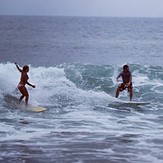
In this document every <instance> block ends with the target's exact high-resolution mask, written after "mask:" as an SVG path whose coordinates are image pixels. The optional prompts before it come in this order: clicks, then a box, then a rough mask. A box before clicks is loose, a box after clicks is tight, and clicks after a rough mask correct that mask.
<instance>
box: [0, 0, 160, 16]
mask: <svg viewBox="0 0 163 163" xmlns="http://www.w3.org/2000/svg"><path fill="white" fill-rule="evenodd" d="M0 15H56V16H105V17H163V0H0Z"/></svg>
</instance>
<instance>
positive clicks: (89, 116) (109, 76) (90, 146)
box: [0, 16, 163, 163]
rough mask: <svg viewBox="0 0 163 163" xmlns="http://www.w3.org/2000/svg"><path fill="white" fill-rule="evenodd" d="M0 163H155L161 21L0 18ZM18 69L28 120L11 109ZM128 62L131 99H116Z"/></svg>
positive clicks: (162, 107) (162, 132)
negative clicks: (25, 77) (25, 73)
mask: <svg viewBox="0 0 163 163" xmlns="http://www.w3.org/2000/svg"><path fill="white" fill-rule="evenodd" d="M0 36H1V37H0V101H1V102H0V114H1V116H0V162H5V163H10V162H16V163H29V162H30V163H46V162H47V163H53V162H63V163H65V162H66V163H72V162H81V163H84V162H86V163H87V162H93V163H94V162H100V163H105V162H106V163H108V162H111V163H124V162H125V163H135V162H141V163H146V162H148V163H156V162H157V163H162V161H163V156H162V153H163V144H162V141H163V127H162V125H163V123H162V118H163V116H162V115H163V97H162V95H163V67H162V64H163V55H162V52H163V46H162V44H163V39H162V38H163V19H161V18H153V19H152V18H88V17H87V18H85V17H23V16H19V17H16V16H0ZM14 62H17V63H18V64H19V65H20V66H23V65H25V64H29V66H30V72H29V77H30V78H29V81H30V82H31V83H33V84H35V85H36V88H35V89H32V88H31V87H27V88H28V91H29V94H30V98H29V102H30V103H31V104H32V105H41V106H43V107H46V108H47V109H48V110H47V111H45V112H42V113H34V112H30V111H28V110H22V109H18V108H16V106H15V105H13V102H15V101H14V99H15V97H16V98H19V96H20V94H19V92H18V90H17V88H16V86H17V83H18V82H19V78H20V74H19V72H18V71H17V69H16V67H15V65H14ZM125 63H128V64H129V66H130V71H131V72H132V75H133V92H134V96H133V100H134V101H145V102H150V104H149V105H145V106H130V105H128V106H125V105H123V100H125V101H126V100H128V99H129V97H128V93H127V91H124V92H122V93H121V94H120V96H119V99H115V98H114V96H115V91H116V88H117V86H118V84H119V83H117V82H116V80H115V78H116V76H117V75H118V74H119V73H120V72H121V71H122V66H123V64H125Z"/></svg>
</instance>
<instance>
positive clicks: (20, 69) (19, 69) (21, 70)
mask: <svg viewBox="0 0 163 163" xmlns="http://www.w3.org/2000/svg"><path fill="white" fill-rule="evenodd" d="M15 65H16V68H17V69H18V70H19V71H20V72H22V69H21V68H20V67H19V66H18V64H17V63H15Z"/></svg>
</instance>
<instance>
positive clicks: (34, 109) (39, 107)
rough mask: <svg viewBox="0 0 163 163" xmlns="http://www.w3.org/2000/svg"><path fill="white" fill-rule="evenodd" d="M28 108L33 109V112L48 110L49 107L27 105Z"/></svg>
mask: <svg viewBox="0 0 163 163" xmlns="http://www.w3.org/2000/svg"><path fill="white" fill-rule="evenodd" d="M26 110H29V111H33V112H43V111H46V110H47V108H44V107H42V106H33V105H29V106H27V108H26Z"/></svg>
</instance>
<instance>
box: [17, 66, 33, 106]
mask: <svg viewBox="0 0 163 163" xmlns="http://www.w3.org/2000/svg"><path fill="white" fill-rule="evenodd" d="M15 65H16V67H17V69H18V70H19V71H20V73H21V78H20V82H19V84H18V86H17V88H18V89H19V91H20V93H21V94H22V96H20V99H19V104H20V103H21V101H22V100H23V98H24V97H25V103H26V107H27V105H28V99H29V94H28V91H27V88H26V87H25V85H26V84H27V85H29V86H31V87H33V88H35V85H33V84H30V83H29V82H28V79H29V77H28V74H27V73H28V72H29V66H27V65H25V66H24V67H23V69H21V68H20V67H19V66H18V64H17V63H15Z"/></svg>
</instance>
